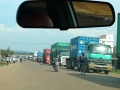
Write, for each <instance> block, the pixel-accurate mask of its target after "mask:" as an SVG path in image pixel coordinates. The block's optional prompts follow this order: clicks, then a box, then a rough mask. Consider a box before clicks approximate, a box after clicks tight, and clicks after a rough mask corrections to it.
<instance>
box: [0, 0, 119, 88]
mask: <svg viewBox="0 0 120 90" xmlns="http://www.w3.org/2000/svg"><path fill="white" fill-rule="evenodd" d="M24 1H25V0H0V90H120V76H119V75H116V74H118V73H120V71H119V69H117V67H120V63H119V60H113V61H112V62H114V63H113V66H114V67H113V68H115V70H112V71H111V72H110V74H108V73H107V72H106V71H105V70H103V68H104V67H105V65H104V67H103V68H102V70H95V71H94V70H92V69H91V70H89V73H86V72H87V71H88V66H87V65H88V64H91V67H92V66H93V65H94V62H93V63H92V62H88V63H87V64H86V68H84V70H82V69H83V68H82V69H81V68H79V67H81V66H85V64H84V65H82V64H79V63H78V59H79V58H77V57H76V56H77V55H80V54H81V52H83V51H84V50H85V45H84V41H91V40H90V39H89V38H88V39H86V38H84V37H82V38H81V40H78V39H77V38H76V37H78V36H80V37H81V36H85V37H98V36H100V35H106V34H113V35H114V37H115V39H113V40H114V41H115V42H114V43H115V44H116V36H117V33H116V31H117V18H115V21H116V23H115V24H114V25H113V26H110V27H102V28H101V27H100V28H99V27H98V28H89V27H88V28H72V29H68V30H67V31H64V30H63V31H60V30H59V29H55V28H54V29H52V28H23V27H21V26H19V25H18V24H17V22H16V14H17V9H18V7H19V5H20V4H21V3H22V2H24ZM26 1H35V0H26ZM36 1H50V2H49V3H52V1H57V0H36ZM61 1H63V0H61ZM66 1H67V2H66V3H64V2H63V3H60V4H59V3H57V5H56V4H52V5H53V7H52V6H51V7H50V8H48V9H45V8H41V10H44V11H46V12H45V13H46V14H47V13H48V14H49V15H50V18H51V20H52V22H53V25H55V26H59V24H61V25H62V26H71V25H72V26H73V27H74V26H78V24H79V25H83V24H84V20H86V19H87V18H86V17H84V15H83V16H82V18H81V17H78V16H81V15H82V14H79V13H77V15H75V13H74V12H75V10H73V5H72V7H71V2H70V3H69V1H71V0H66ZM73 1H86V0H73ZM88 1H96V0H88ZM97 1H98V0H97ZM99 1H105V2H109V3H111V4H112V5H113V6H114V7H115V10H116V11H115V14H116V17H117V13H119V12H120V0H99ZM49 3H47V4H49ZM38 5H39V4H38ZM60 5H62V8H59V7H57V8H56V6H60ZM78 5H79V3H78V4H77V5H76V10H79V9H77V6H78ZM74 6H75V5H74ZM35 7H36V6H35ZM86 9H89V10H90V11H91V7H86ZM47 10H50V11H52V13H53V14H54V15H52V13H49V12H50V11H49V12H48V11H47ZM62 10H63V13H61V11H62ZM72 10H73V11H72ZM92 10H93V9H92ZM97 11H98V12H96V11H95V12H96V13H99V12H101V10H97ZM25 14H27V15H28V14H29V13H27V12H26V13H25ZM32 15H33V16H34V13H33V14H32ZM68 15H69V16H68ZM38 16H39V15H38ZM61 16H62V17H61ZM54 17H56V18H54ZM75 17H76V18H79V19H80V20H78V22H76V21H77V20H76V19H75ZM22 19H28V18H25V17H22ZM40 19H41V18H40ZM92 19H93V18H89V21H88V23H86V24H90V23H91V24H92V23H94V22H93V20H92ZM81 20H82V22H81V23H80V22H79V21H81ZM32 21H34V22H31V23H34V24H36V23H35V20H34V19H33V18H32ZM41 21H42V22H43V23H44V19H43V20H41ZM58 21H59V23H58ZM97 21H99V19H98V20H97ZM31 23H30V24H31ZM37 23H39V22H37ZM100 23H101V21H100ZM66 28H67V27H66ZM63 29H64V28H63ZM73 38H76V40H75V41H74V40H73V41H74V42H73V44H71V45H78V47H76V48H74V49H72V51H73V53H71V54H72V55H73V56H75V57H72V56H70V50H69V49H70V48H69V47H67V50H66V47H63V49H61V53H60V56H67V57H62V58H61V57H60V59H62V60H61V61H60V60H59V61H60V62H59V64H58V65H60V67H54V65H55V63H52V60H53V58H54V57H56V55H57V50H55V52H54V53H51V56H53V57H49V56H50V54H47V55H48V56H46V57H45V54H44V49H50V50H51V51H52V48H51V45H53V44H55V43H57V42H64V43H66V42H67V43H71V40H72V39H73ZM118 40H119V39H118ZM119 41H120V40H119ZM93 42H94V40H93ZM108 44H109V42H108ZM63 46H64V45H63ZM55 48H57V46H55ZM94 48H97V47H94ZM91 51H92V52H93V51H94V50H93V48H92V49H91ZM98 51H99V52H102V51H101V50H100V49H99V50H98ZM98 51H97V52H98ZM104 51H106V52H107V53H108V52H109V48H108V47H107V48H106V50H104ZM34 52H41V53H43V55H41V57H40V59H37V58H36V59H34ZM97 52H96V53H97ZM85 54H86V53H85ZM8 56H10V58H12V59H11V60H10V61H7V60H4V57H8ZM16 56H19V58H18V59H16V60H15V62H13V61H14V60H13V59H15V57H16ZM24 56H25V57H28V58H27V60H25V61H24V58H23V59H22V62H20V58H21V57H24ZM105 56H106V55H105ZM108 56H110V55H108ZM68 57H69V58H68ZM50 58H51V59H50ZM108 58H110V57H108ZM91 61H92V60H91ZM96 66H97V65H96ZM98 66H99V67H98V68H100V67H101V66H102V65H98ZM108 66H110V65H108ZM56 68H57V69H58V72H56V71H55V69H56ZM108 68H109V67H108ZM117 70H118V71H117ZM81 71H86V72H85V74H86V75H85V76H84V72H83V73H82V75H81ZM96 72H98V73H96ZM113 72H114V73H116V74H114V73H113ZM105 73H107V74H106V75H105ZM112 73H113V74H112Z"/></svg>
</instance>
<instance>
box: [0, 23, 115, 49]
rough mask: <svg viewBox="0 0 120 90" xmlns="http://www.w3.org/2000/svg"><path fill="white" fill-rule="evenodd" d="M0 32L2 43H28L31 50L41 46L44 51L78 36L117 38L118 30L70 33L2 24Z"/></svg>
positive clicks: (90, 29) (92, 29) (79, 30)
mask: <svg viewBox="0 0 120 90" xmlns="http://www.w3.org/2000/svg"><path fill="white" fill-rule="evenodd" d="M0 32H1V33H0V40H1V41H12V42H26V43H28V44H31V46H30V47H29V48H31V47H33V46H36V45H40V48H41V49H43V47H44V48H47V47H50V46H51V44H53V43H56V42H70V39H71V38H74V37H77V36H90V37H99V36H100V35H105V34H113V35H114V36H115V37H116V30H114V29H113V28H112V27H107V28H89V29H69V30H68V31H60V30H58V29H25V28H21V27H19V26H18V25H15V26H13V27H6V26H5V25H4V24H0ZM115 39H116V38H115ZM34 43H38V44H34ZM40 43H41V44H40ZM45 43H50V44H45ZM115 43H116V42H115ZM19 44H20V45H21V44H22V43H18V45H17V43H16V44H14V45H13V44H11V45H12V46H15V45H17V46H20V45H19ZM22 45H23V44H22ZM42 45H44V46H42ZM13 48H14V47H13ZM35 48H38V47H35ZM21 49H24V47H21ZM32 49H34V48H32ZM32 49H31V50H32Z"/></svg>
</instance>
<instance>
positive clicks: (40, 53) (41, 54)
mask: <svg viewBox="0 0 120 90" xmlns="http://www.w3.org/2000/svg"><path fill="white" fill-rule="evenodd" d="M42 56H43V53H42V52H40V51H39V52H38V53H37V62H42V61H43V59H42Z"/></svg>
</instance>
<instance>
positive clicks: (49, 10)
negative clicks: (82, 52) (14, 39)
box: [16, 0, 115, 30]
mask: <svg viewBox="0 0 120 90" xmlns="http://www.w3.org/2000/svg"><path fill="white" fill-rule="evenodd" d="M16 20H17V23H18V25H19V26H21V27H23V28H53V29H54V28H55V29H56V28H60V29H61V30H64V29H65V30H67V29H69V28H90V27H104V26H111V25H112V24H113V23H114V21H115V12H114V8H113V6H112V5H111V4H110V3H108V2H100V1H86V0H85V1H84V0H82V1H80V0H79V1H78V0H63V1H62V0H40V1H25V2H23V3H22V4H21V5H20V6H19V8H18V11H17V15H16Z"/></svg>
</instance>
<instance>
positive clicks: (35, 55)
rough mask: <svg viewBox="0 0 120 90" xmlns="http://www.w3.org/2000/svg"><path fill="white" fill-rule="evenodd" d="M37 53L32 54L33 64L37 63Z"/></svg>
mask: <svg viewBox="0 0 120 90" xmlns="http://www.w3.org/2000/svg"><path fill="white" fill-rule="evenodd" d="M37 53H38V52H37V51H35V52H34V54H33V62H34V61H37Z"/></svg>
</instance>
